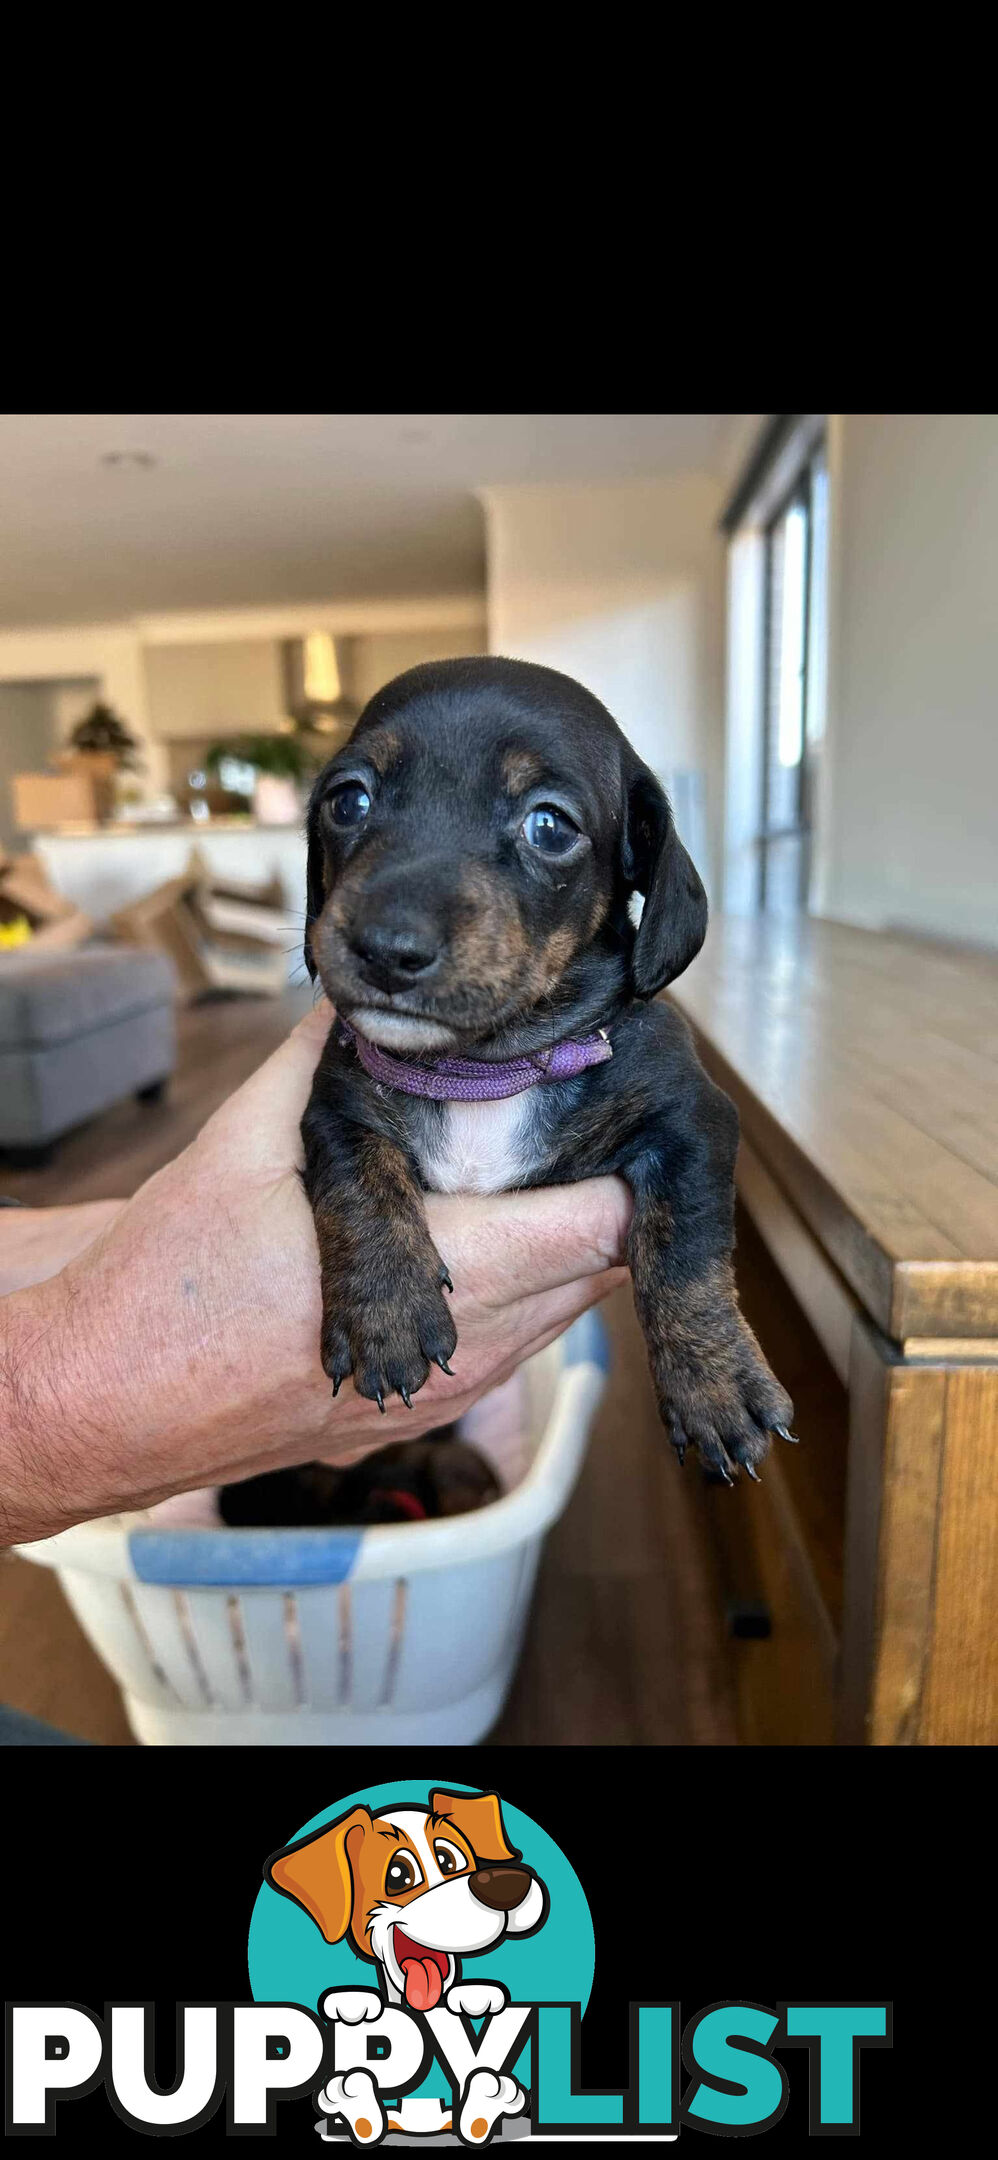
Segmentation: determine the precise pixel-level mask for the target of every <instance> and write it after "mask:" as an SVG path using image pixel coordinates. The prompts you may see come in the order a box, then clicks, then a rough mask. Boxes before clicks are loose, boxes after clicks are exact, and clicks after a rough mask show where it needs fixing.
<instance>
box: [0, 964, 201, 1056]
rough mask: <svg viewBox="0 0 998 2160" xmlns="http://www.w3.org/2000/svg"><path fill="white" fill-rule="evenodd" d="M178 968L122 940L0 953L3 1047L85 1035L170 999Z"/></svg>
mask: <svg viewBox="0 0 998 2160" xmlns="http://www.w3.org/2000/svg"><path fill="white" fill-rule="evenodd" d="M175 988H176V976H175V974H174V971H173V967H172V966H171V963H170V961H169V960H168V959H167V958H166V956H165V954H163V953H151V952H138V951H136V950H135V948H134V947H132V946H127V945H87V946H83V947H82V948H81V947H78V948H77V949H76V950H74V951H72V952H51V953H33V952H32V951H31V950H30V948H29V947H22V948H21V949H20V950H18V951H15V952H10V953H5V954H3V955H2V957H0V1047H2V1048H4V1049H13V1048H26V1047H29V1046H30V1047H36V1046H37V1047H41V1046H43V1045H45V1044H51V1043H60V1042H67V1041H70V1040H72V1039H73V1037H75V1036H77V1035H88V1034H90V1033H92V1032H93V1030H94V1029H95V1028H100V1027H106V1026H108V1024H109V1023H110V1022H112V1021H115V1020H124V1019H127V1018H128V1016H129V1015H130V1014H132V1013H140V1012H147V1011H148V1010H149V1008H150V1006H154V1005H166V1004H171V1003H172V1001H173V997H174V993H175Z"/></svg>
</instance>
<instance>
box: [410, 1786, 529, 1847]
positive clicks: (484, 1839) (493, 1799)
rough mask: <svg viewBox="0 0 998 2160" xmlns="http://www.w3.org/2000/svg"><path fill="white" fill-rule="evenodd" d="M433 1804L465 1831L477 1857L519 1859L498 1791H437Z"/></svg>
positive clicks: (435, 1808)
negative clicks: (503, 1816)
mask: <svg viewBox="0 0 998 2160" xmlns="http://www.w3.org/2000/svg"><path fill="white" fill-rule="evenodd" d="M430 1806H431V1808H432V1810H433V1813H434V1814H435V1815H446V1816H447V1817H448V1818H449V1820H450V1821H451V1822H452V1823H453V1824H454V1825H455V1827H456V1828H457V1829H458V1830H460V1831H461V1832H462V1834H463V1835H464V1836H465V1837H466V1838H467V1840H468V1843H469V1845H470V1846H471V1850H472V1852H473V1853H474V1855H475V1858H476V1860H519V1858H520V1854H519V1853H518V1852H517V1851H516V1849H515V1848H514V1847H513V1846H512V1845H511V1844H510V1842H509V1839H508V1838H507V1836H506V1830H505V1825H504V1823H503V1819H502V1809H501V1808H500V1806H499V1795H498V1793H494V1792H484V1793H450V1792H433V1793H431V1794H430Z"/></svg>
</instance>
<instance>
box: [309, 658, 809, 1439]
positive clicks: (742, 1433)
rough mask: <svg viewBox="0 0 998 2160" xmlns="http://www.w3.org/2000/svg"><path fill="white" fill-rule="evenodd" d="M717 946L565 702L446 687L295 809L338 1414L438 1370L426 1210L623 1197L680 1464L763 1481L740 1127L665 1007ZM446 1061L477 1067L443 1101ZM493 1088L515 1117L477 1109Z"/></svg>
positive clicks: (404, 681)
mask: <svg viewBox="0 0 998 2160" xmlns="http://www.w3.org/2000/svg"><path fill="white" fill-rule="evenodd" d="M634 893H639V894H642V895H643V897H644V909H643V912H642V915H641V920H640V927H639V928H638V929H637V930H635V928H634V926H633V924H632V921H631V916H630V912H629V903H630V900H631V896H632V894H634ZM706 927H707V903H706V898H705V895H704V890H703V887H702V885H701V883H700V879H699V877H698V876H697V873H696V870H695V869H694V867H693V864H692V862H691V861H690V858H689V856H688V855H687V853H686V850H685V848H683V847H682V845H681V844H680V841H679V839H678V837H677V835H676V831H675V828H674V825H673V821H672V816H671V813H670V810H669V805H668V802H667V801H666V798H665V795H664V794H663V792H662V789H661V787H660V786H659V784H658V782H657V781H656V779H655V778H654V776H653V774H652V773H651V772H650V771H649V770H648V768H647V766H645V765H643V764H642V763H641V760H640V759H639V758H638V757H637V756H636V755H635V753H634V751H633V750H632V749H631V747H630V745H629V743H628V742H627V741H626V739H625V737H624V736H623V734H622V733H621V731H620V729H619V728H618V727H617V725H616V723H615V722H614V721H613V720H612V719H611V717H610V714H609V713H608V712H607V711H606V710H605V708H604V707H603V706H602V705H601V704H600V703H599V702H598V700H597V699H596V698H595V697H593V696H591V695H590V693H589V692H588V691H586V690H584V689H583V688H582V687H581V686H580V685H579V684H578V683H576V682H573V681H571V680H570V678H569V677H568V676H565V675H559V674H556V673H555V672H554V671H553V670H551V669H549V668H543V667H535V666H532V665H530V664H528V663H527V662H524V661H514V660H500V659H474V660H449V661H441V662H440V663H439V664H436V665H431V666H426V667H417V668H413V669H411V670H410V671H409V672H408V673H407V674H405V675H400V676H399V677H398V678H397V680H396V681H394V682H392V683H389V684H388V685H387V686H386V687H385V688H384V689H382V690H380V691H379V692H378V694H377V696H376V697H374V698H372V700H371V702H370V704H369V705H368V706H367V708H366V709H365V711H364V712H363V713H362V715H361V718H360V720H359V721H358V723H357V726H356V728H355V729H354V732H353V735H352V737H351V739H350V741H349V743H348V744H347V745H346V747H345V748H344V749H343V750H341V751H340V753H339V754H338V756H337V757H335V758H334V759H333V761H332V763H331V764H329V765H327V767H326V768H325V771H324V772H323V773H322V774H321V775H320V777H319V779H318V781H317V783H316V786H315V789H314V792H313V795H312V800H311V804H310V808H309V839H308V909H307V928H306V939H305V950H306V957H307V960H308V965H309V968H310V970H311V972H312V973H313V975H314V974H316V973H318V975H319V977H320V978H321V981H322V985H323V988H324V989H325V991H326V994H327V996H328V997H329V998H330V1000H331V1002H332V1003H333V1005H335V1007H336V1009H337V1013H338V1015H339V1018H340V1021H345V1022H347V1023H348V1027H347V1028H346V1029H344V1028H343V1027H342V1026H341V1025H339V1024H337V1025H334V1027H333V1029H332V1030H331V1033H330V1036H329V1040H328V1043H327V1046H326V1049H325V1050H324V1052H323V1056H322V1059H321V1061H320V1063H319V1066H318V1069H317V1071H316V1076H315V1085H314V1089H313V1094H312V1098H311V1101H310V1103H309V1107H308V1109H307V1111H306V1114H305V1117H304V1120H303V1123H302V1133H303V1137H304V1143H305V1185H306V1189H307V1191H308V1195H309V1198H310V1200H311V1203H312V1207H313V1210H314V1214H315V1223H316V1230H317V1234H318V1243H319V1255H320V1262H321V1270H322V1300H323V1324H322V1345H321V1349H322V1362H323V1365H324V1367H325V1370H326V1372H327V1373H328V1374H329V1376H330V1378H331V1380H332V1381H333V1383H334V1392H335V1391H336V1389H337V1388H338V1387H339V1385H340V1383H341V1382H342V1381H343V1380H344V1379H346V1377H347V1375H348V1374H352V1375H353V1380H354V1385H355V1387H356V1388H357V1389H358V1391H359V1392H360V1393H361V1394H362V1395H365V1396H369V1397H370V1398H372V1399H373V1400H374V1401H376V1402H380V1403H381V1405H382V1407H384V1400H385V1397H386V1396H388V1395H390V1394H392V1393H393V1392H394V1393H397V1394H399V1395H400V1396H401V1397H402V1398H403V1400H404V1401H409V1399H410V1398H411V1396H412V1395H414V1394H415V1392H416V1390H417V1389H418V1388H420V1387H422V1385H423V1382H424V1380H425V1379H426V1377H427V1374H428V1372H429V1369H430V1363H431V1361H435V1362H436V1363H437V1364H438V1365H441V1366H442V1367H443V1369H444V1370H445V1371H447V1370H448V1364H449V1360H450V1358H451V1356H452V1354H453V1353H454V1350H455V1344H456V1336H455V1330H454V1324H453V1320H452V1318H451V1314H450V1310H449V1307H448V1302H447V1298H446V1295H445V1291H446V1289H447V1288H449V1287H450V1278H449V1275H448V1271H447V1265H446V1255H441V1254H440V1253H438V1252H437V1251H436V1248H435V1247H434V1245H433V1242H432V1239H431V1237H430V1234H429V1229H428V1227H427V1221H426V1215H425V1212H424V1207H423V1200H422V1194H423V1192H424V1191H427V1190H428V1191H443V1192H454V1191H479V1192H481V1191H498V1190H501V1189H506V1188H509V1187H512V1186H524V1185H550V1184H560V1183H565V1182H571V1181H574V1180H576V1179H579V1178H587V1177H594V1176H597V1175H599V1174H601V1173H603V1172H616V1173H617V1174H618V1175H619V1176H620V1177H622V1178H624V1179H625V1180H626V1182H627V1184H628V1185H629V1186H630V1188H631V1192H632V1193H633V1196H634V1216H633V1223H632V1228H631V1232H630V1241H629V1246H628V1255H627V1257H628V1262H629V1265H630V1269H631V1275H632V1279H633V1283H634V1295H635V1299H636V1303H637V1309H638V1314H639V1318H640V1320H641V1325H642V1328H643V1330H644V1334H645V1338H646V1341H647V1345H648V1353H649V1357H650V1361H651V1369H652V1374H653V1378H654V1381H655V1386H656V1389H657V1392H658V1398H659V1403H660V1407H661V1412H662V1416H663V1418H664V1419H665V1421H666V1423H667V1425H668V1427H669V1430H670V1433H671V1438H672V1443H673V1446H674V1447H675V1448H676V1449H677V1451H678V1453H679V1456H680V1458H681V1459H682V1457H683V1455H684V1453H685V1451H686V1448H687V1447H688V1446H690V1445H695V1446H696V1447H697V1448H698V1449H699V1452H700V1455H701V1458H702V1459H703V1461H704V1462H705V1463H706V1464H708V1465H709V1466H710V1467H711V1468H712V1469H713V1470H714V1471H716V1472H719V1473H721V1474H723V1475H724V1476H726V1477H727V1478H728V1479H729V1480H730V1478H731V1476H732V1474H733V1472H734V1469H735V1466H736V1465H738V1464H742V1465H743V1466H744V1467H745V1469H746V1470H747V1471H748V1472H749V1474H750V1475H752V1476H754V1475H755V1466H756V1464H757V1463H758V1462H759V1461H760V1460H761V1458H762V1456H763V1455H764V1454H765V1452H766V1449H767V1447H768V1445H769V1435H770V1433H771V1432H772V1431H776V1432H781V1433H783V1434H784V1435H785V1436H786V1437H788V1438H789V1437H790V1435H789V1433H788V1431H787V1428H788V1427H789V1425H790V1422H791V1418H792V1415H793V1412H792V1406H791V1403H790V1401H789V1398H788V1397H787V1395H786V1394H785V1393H784V1390H783V1389H782V1388H781V1387H780V1385H779V1383H778V1382H777V1381H776V1380H775V1379H774V1378H773V1375H772V1373H771V1372H770V1371H769V1368H768V1366H767V1365H766V1362H765V1359H764V1358H763V1356H762V1352H761V1351H760V1349H759V1345H758V1343H757V1342H756V1340H755V1337H754V1336H753V1334H752V1333H751V1330H750V1329H749V1328H748V1327H747V1325H746V1323H745V1321H744V1320H743V1319H742V1317H741V1314H740V1312H739V1310H738V1306H737V1302H736V1297H735V1289H734V1282H733V1277H732V1268H731V1249H732V1243H733V1211H734V1183H733V1170H734V1160H735V1149H736V1145H737V1136H738V1121H737V1115H736V1112H735V1110H734V1107H733V1105H732V1104H731V1103H730V1102H729V1101H728V1099H727V1097H726V1096H725V1095H723V1094H722V1093H721V1092H720V1090H719V1089H718V1088H716V1087H714V1086H713V1084H712V1083H711V1081H710V1080H709V1079H708V1078H707V1075H706V1073H705V1072H704V1071H703V1069H702V1067H701V1066H700V1064H699V1062H698V1060H697V1057H696V1055H695V1052H694V1050H693V1046H692V1042H691V1038H690V1035H689V1032H688V1030H687V1028H686V1026H685V1024H684V1022H683V1020H682V1019H681V1018H680V1016H679V1014H678V1013H677V1012H676V1011H675V1010H674V1009H673V1008H672V1007H671V1006H670V1005H668V1004H663V1003H653V1002H652V1000H653V999H654V998H655V993H656V992H657V991H659V990H661V989H662V987H663V986H664V985H665V984H666V983H669V982H672V981H673V980H674V978H675V977H676V976H677V975H680V974H681V973H682V971H683V969H684V968H685V967H687V966H688V965H689V962H690V961H691V960H692V959H693V958H694V955H695V954H696V953H697V952H698V951H699V949H700V946H701V944H702V943H703V938H704V934H705V931H706ZM600 1031H603V1033H602V1035H601V1033H600ZM580 1044H581V1045H582V1047H581V1049H580V1048H578V1047H577V1046H578V1045H580ZM566 1045H570V1046H576V1047H574V1048H572V1047H569V1048H565V1047H564V1046H566ZM555 1046H563V1047H561V1048H560V1049H559V1050H558V1052H557V1054H556V1055H555V1056H554V1057H553V1058H552V1056H551V1053H552V1052H553V1051H554V1049H555ZM611 1052H612V1055H611V1054H610V1053H611ZM526 1059H529V1060H533V1061H534V1063H532V1064H528V1065H527V1066H526V1067H525V1068H524V1067H523V1066H521V1065H519V1064H518V1063H517V1061H519V1060H526ZM391 1060H394V1061H395V1062H394V1064H392V1063H391V1062H389V1061H391ZM455 1060H469V1061H471V1064H470V1067H469V1068H468V1069H467V1070H465V1068H464V1067H463V1066H459V1068H458V1078H456V1079H451V1078H450V1077H449V1075H450V1074H451V1073H452V1072H453V1070H454V1068H453V1065H452V1064H451V1063H450V1062H449V1061H455ZM441 1061H447V1062H444V1063H443V1064H442V1063H441ZM550 1067H553V1070H554V1072H555V1073H557V1072H559V1071H562V1070H563V1071H565V1072H566V1073H567V1074H568V1077H564V1078H559V1077H553V1076H552V1073H551V1071H550V1070H549V1068H550ZM490 1074H491V1081H492V1082H494V1083H495V1084H496V1085H500V1086H501V1087H502V1088H503V1089H504V1090H505V1089H506V1087H507V1085H508V1086H509V1087H513V1086H514V1085H515V1086H516V1087H517V1092H515V1093H512V1092H509V1093H503V1095H502V1096H501V1098H500V1099H498V1100H488V1099H482V1098H483V1095H485V1096H487V1094H488V1092H489V1089H490V1084H491V1083H490ZM413 1090H416V1092H413ZM434 1094H437V1095H440V1096H441V1097H442V1099H433V1097H434ZM454 1097H461V1098H462V1099H453V1098H454Z"/></svg>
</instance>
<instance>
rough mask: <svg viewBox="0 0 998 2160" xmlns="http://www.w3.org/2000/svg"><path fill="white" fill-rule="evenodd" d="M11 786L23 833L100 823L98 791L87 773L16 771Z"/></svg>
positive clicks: (18, 822) (18, 820)
mask: <svg viewBox="0 0 998 2160" xmlns="http://www.w3.org/2000/svg"><path fill="white" fill-rule="evenodd" d="M10 788H11V796H12V798H13V804H14V823H15V825H17V826H18V827H19V829H20V830H21V832H38V831H39V830H45V829H46V828H47V827H50V826H53V825H87V824H94V825H95V824H96V823H97V817H98V799H99V798H98V790H97V787H96V784H95V782H94V781H93V779H91V778H90V777H89V776H88V775H87V774H86V773H81V772H61V773H33V772H28V773H14V775H13V777H12V779H11V783H10Z"/></svg>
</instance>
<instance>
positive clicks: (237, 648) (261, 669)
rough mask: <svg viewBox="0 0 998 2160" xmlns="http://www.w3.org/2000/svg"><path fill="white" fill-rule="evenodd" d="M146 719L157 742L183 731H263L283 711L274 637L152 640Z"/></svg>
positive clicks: (147, 666) (267, 730)
mask: <svg viewBox="0 0 998 2160" xmlns="http://www.w3.org/2000/svg"><path fill="white" fill-rule="evenodd" d="M145 670H146V684H147V690H148V699H149V722H150V726H151V728H152V732H153V734H154V735H155V736H157V737H158V739H159V740H160V741H161V742H164V741H170V740H174V739H176V738H178V737H181V736H185V735H199V736H200V735H265V734H269V733H271V732H272V731H273V728H274V726H275V724H276V722H277V721H278V720H279V719H280V718H281V716H282V714H283V711H284V693H283V688H282V682H281V667H280V649H279V647H278V644H277V640H276V639H275V638H232V639H230V640H229V641H228V643H224V644H223V643H217V644H216V643H211V644H209V643H204V644H200V645H150V646H147V648H146V652H145Z"/></svg>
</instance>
